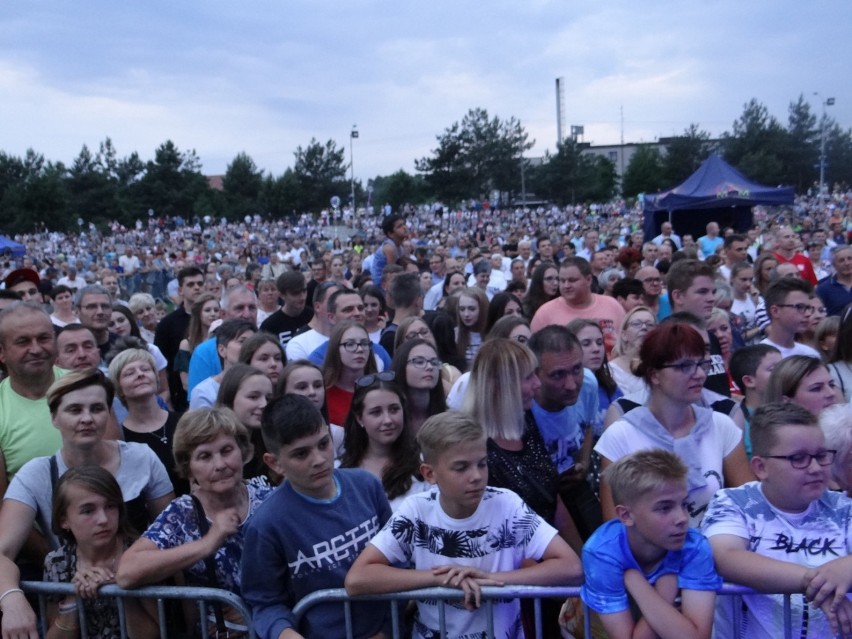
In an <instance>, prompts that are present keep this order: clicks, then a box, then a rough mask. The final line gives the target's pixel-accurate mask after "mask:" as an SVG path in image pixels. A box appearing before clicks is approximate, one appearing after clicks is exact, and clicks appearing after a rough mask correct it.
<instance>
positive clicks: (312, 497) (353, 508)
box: [242, 395, 391, 639]
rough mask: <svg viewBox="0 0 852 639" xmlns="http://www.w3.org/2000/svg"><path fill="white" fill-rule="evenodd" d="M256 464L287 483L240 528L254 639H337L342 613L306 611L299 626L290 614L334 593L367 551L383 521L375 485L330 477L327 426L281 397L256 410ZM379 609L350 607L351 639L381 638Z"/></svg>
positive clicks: (335, 607) (298, 401) (383, 607)
mask: <svg viewBox="0 0 852 639" xmlns="http://www.w3.org/2000/svg"><path fill="white" fill-rule="evenodd" d="M261 431H262V434H263V441H264V444H266V448H267V450H268V451H270V452H268V453H265V454H264V455H263V461H264V462H265V463H266V464H267V465H268V466H269V467H270V468H272V469H274V470H275V471H276V472H278V473H280V474H281V475H283V476H284V477H285V478H286V479H285V481H284V483H283V484H281V486H279V487H278V489H277V490H275V492H274V493H272V495H270V497H269V499H268V500H267V501H265V502H264V503H263V504H262V506H261V507H260V508H259V509H258V510H257V512H255V513H254V514H253V515H252V517H251V518H250V519H249V521H248V523H247V524H246V526H245V543H244V546H243V558H242V596H243V598H244V599H245V600H246V602H248V604H249V605H250V606H251V609H252V622H253V624H254V629H255V630H256V631H257V635H258V637H260V638H261V639H277V638H279V637H287V638H288V639H299V638H300V637H309V638H310V637H316V638H320V637H322V638H325V637H339V636H341V634H342V633H343V628H345V619H344V611H343V607H342V606H341V605H340V604H337V603H334V604H331V603H330V604H324V605H319V606H314V607H312V608H311V609H310V611H309V612H308V613H307V615H306V617H305V619H304V620H303V623H302V626H300V627H297V626H296V620H295V616H294V615H293V607H294V606H295V605H296V604H297V603H298V602H299V600H300V599H302V598H303V597H305V596H307V595H309V594H310V593H312V592H315V591H317V590H322V589H325V588H341V587H342V586H343V579H344V577H345V576H346V573H347V571H348V570H349V568H350V566H351V565H352V564H353V562H354V561H355V559H356V557H358V555H359V554H360V553H361V551H362V550H363V549H364V548H365V546H366V545H367V542H368V541H369V540H370V539H372V538H373V536H374V535H375V534H376V533H377V532H378V531H379V529H380V528H381V527H382V526H383V525H384V523H385V522H386V521H387V520H388V519H389V518H390V516H391V509H390V505H389V504H388V500H387V497H386V496H385V491H384V489H383V488H382V484H381V482H379V480H378V479H376V478H375V477H373V476H372V475H371V474H370V473H368V472H367V471H364V470H360V469H355V468H347V469H335V468H334V445H333V443H332V439H331V433H330V432H329V429H328V426H327V425H326V424H325V421H324V420H323V418H322V415H321V414H320V412H319V410H318V409H317V408H316V406H314V405H313V404H312V403H311V401H310V400H309V399H307V398H306V397H302V396H299V395H284V396H283V397H280V398H278V399H275V400H273V401H272V402H271V403H270V404H269V405H268V406H267V407H266V409H265V410H264V412H263V419H262V421H261ZM386 612H387V604H385V603H383V602H373V603H370V602H354V603H353V604H352V625H353V634H352V636H353V637H355V639H367V638H368V637H375V636H377V635H378V636H381V635H380V634H379V633H381V632H382V631H383V630H385V628H384V626H385V615H386Z"/></svg>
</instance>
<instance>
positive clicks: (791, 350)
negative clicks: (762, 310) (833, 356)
mask: <svg viewBox="0 0 852 639" xmlns="http://www.w3.org/2000/svg"><path fill="white" fill-rule="evenodd" d="M813 294H814V287H813V286H811V284H810V283H808V282H806V281H805V280H802V279H799V278H797V277H782V278H781V279H780V280H778V281H777V282H773V283H772V284H770V286H769V288H768V289H766V295H764V296H763V299H764V301H765V302H766V311H767V313H768V314H769V320H770V324H769V326H768V327H767V328H766V335H767V337H766V339H764V340H763V341H762V342H760V343H761V344H768V345H769V346H774V347H775V348H777V349H778V350H779V351H781V356H782V357H785V358H786V357H790V356H791V355H807V356H809V357H816V358H817V359H821V356H820V354H819V353H818V352H817V351H816V349H814V348H811V347H810V346H808V345H807V344H802V343H800V342H797V341H796V334H797V333H804V332H805V330H807V328H808V322H809V320H810V316H811V313H813V309H811V305H810V299H811V297H813Z"/></svg>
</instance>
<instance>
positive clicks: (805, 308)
mask: <svg viewBox="0 0 852 639" xmlns="http://www.w3.org/2000/svg"><path fill="white" fill-rule="evenodd" d="M775 306H777V307H778V308H795V309H796V310H797V311H799V312H800V313H804V314H805V315H810V314H811V313H813V312H814V309H813V307H812V306H811V305H810V304H803V303H801V302H800V303H799V304H776V305H775Z"/></svg>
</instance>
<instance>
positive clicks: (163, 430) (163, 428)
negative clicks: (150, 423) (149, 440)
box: [148, 424, 169, 444]
mask: <svg viewBox="0 0 852 639" xmlns="http://www.w3.org/2000/svg"><path fill="white" fill-rule="evenodd" d="M157 433H159V435H158V434H157ZM148 434H149V435H150V436H151V437H156V438H157V439H159V440H160V441H161V442H163V443H164V444H168V443H169V438H168V436H167V435H166V425H165V424H163V425H162V426H161V427H160V428H158V429H157V430H152V431H151V432H150V433H148Z"/></svg>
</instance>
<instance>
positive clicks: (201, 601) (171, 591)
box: [21, 581, 257, 639]
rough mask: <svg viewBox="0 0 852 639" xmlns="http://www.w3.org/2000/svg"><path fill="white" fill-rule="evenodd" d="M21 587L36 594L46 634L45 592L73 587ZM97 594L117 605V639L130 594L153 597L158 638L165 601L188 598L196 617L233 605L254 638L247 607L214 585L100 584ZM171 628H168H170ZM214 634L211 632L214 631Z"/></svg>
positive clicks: (165, 625) (164, 630) (204, 633)
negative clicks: (215, 605) (213, 607)
mask: <svg viewBox="0 0 852 639" xmlns="http://www.w3.org/2000/svg"><path fill="white" fill-rule="evenodd" d="M21 588H22V589H23V590H24V592H26V593H27V594H33V595H37V596H38V607H39V624H40V625H41V628H40V636H42V637H44V636H46V635H47V596H48V595H69V594H74V586H73V585H72V584H70V583H56V582H49V581H24V582H22V583H21ZM98 595H99V596H100V597H104V598H111V599H115V600H116V604H117V606H118V618H119V623H120V626H121V639H126V638H127V618H126V615H125V610H124V601H123V600H124V599H125V598H127V597H133V598H136V599H156V600H157V616H158V618H159V626H160V637H161V639H167V638H168V637H169V630H170V629H169V620H168V619H167V617H166V606H165V601H166V600H167V599H171V600H188V601H195V603H196V605H197V606H198V614H199V619H201V620H204V619H207V613H208V609H209V604H210V603H220V604H224V605H227V606H231V607H232V608H234V609H235V610H236V611H237V612H238V613H240V615H241V616H242V617H243V619H245V620H246V623H247V624H248V637H249V639H257V635H256V634H255V632H254V629H253V628H252V625H251V610H250V609H249V607H248V605H246V603H245V601H243V600H242V599H241V598H240V597H238V596H237V595H235V594H234V593H232V592H229V591H227V590H221V589H218V588H195V587H183V586H146V587H144V588H137V589H135V590H124V589H123V588H119V587H118V586H114V585H108V586H101V587H100V588H99V589H98ZM82 601H83V600H82V599H80V598H78V604H79V605H78V608H77V609H78V611H79V615H80V637H82V639H87V637H88V631H87V627H86V614H85V610H84V607H83V605H82ZM199 625H200V626H201V637H202V639H208V637H209V636H210V633H208V629H207V624H206V623H201V624H199ZM173 629H174V628H172V630H173ZM214 634H215V633H214Z"/></svg>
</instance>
